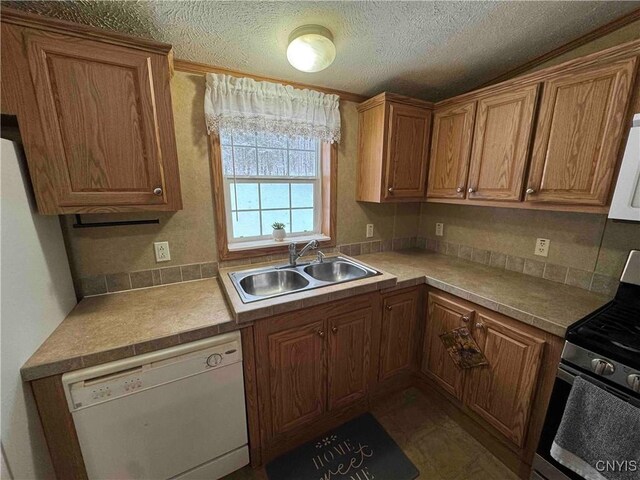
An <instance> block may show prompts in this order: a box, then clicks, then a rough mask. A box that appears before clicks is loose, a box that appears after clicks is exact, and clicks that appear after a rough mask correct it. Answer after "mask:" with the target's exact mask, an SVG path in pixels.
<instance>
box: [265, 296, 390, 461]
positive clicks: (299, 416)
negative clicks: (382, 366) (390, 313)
mask: <svg viewBox="0 0 640 480" xmlns="http://www.w3.org/2000/svg"><path fill="white" fill-rule="evenodd" d="M379 312H380V307H379V294H378V293H374V294H367V295H360V296H357V297H353V298H349V299H346V300H342V301H338V302H333V303H329V304H323V305H319V306H317V307H311V308H308V309H304V310H298V311H296V312H292V313H287V314H283V315H280V316H276V317H273V318H270V319H267V320H261V321H259V322H257V323H256V325H255V326H254V327H253V329H254V348H255V371H256V385H257V397H258V399H257V404H258V405H259V407H258V408H259V410H260V414H259V416H258V417H259V423H260V439H261V443H262V447H263V451H264V454H263V460H268V459H269V458H271V457H273V456H274V455H275V454H277V453H281V452H282V451H284V450H286V446H287V445H290V444H291V443H292V442H293V440H295V439H296V438H302V437H304V436H305V434H308V433H309V432H313V431H318V434H319V433H321V432H322V431H323V429H327V428H328V427H327V425H329V424H330V422H331V421H333V420H334V418H335V420H336V421H338V420H339V419H340V418H341V417H340V415H341V414H343V412H344V410H345V409H348V408H349V407H350V406H352V405H354V404H357V403H358V402H359V401H363V400H365V397H366V396H367V394H368V392H369V387H370V385H371V382H372V381H374V380H375V376H374V375H373V372H374V371H375V370H374V369H377V365H378V362H377V358H376V357H374V356H373V355H372V352H373V348H374V347H375V349H376V355H377V345H378V342H379V334H378V335H374V332H375V331H376V329H379V324H378V319H379ZM374 324H375V327H376V328H374ZM374 337H375V339H374Z"/></svg>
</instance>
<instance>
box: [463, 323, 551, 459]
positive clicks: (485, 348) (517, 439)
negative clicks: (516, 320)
mask: <svg viewBox="0 0 640 480" xmlns="http://www.w3.org/2000/svg"><path fill="white" fill-rule="evenodd" d="M507 322H513V320H510V319H506V321H505V317H502V316H501V315H498V314H493V313H492V314H488V313H481V312H476V320H475V323H474V325H473V329H472V332H473V333H472V334H473V337H474V339H475V340H476V342H477V343H478V346H479V347H480V349H481V350H482V352H483V353H484V355H485V356H486V357H487V361H488V362H489V365H488V366H486V367H478V368H472V369H470V370H469V371H468V378H467V385H466V397H465V403H466V405H467V407H468V408H470V409H471V410H472V411H473V412H475V413H476V414H478V415H479V416H480V417H482V418H483V419H484V420H486V421H487V422H488V423H489V424H491V426H493V427H494V428H495V429H496V430H498V431H499V432H500V433H502V434H503V435H504V436H505V437H507V438H508V439H509V440H511V441H512V442H513V443H514V444H516V445H518V446H522V444H523V442H524V436H525V433H526V428H527V425H528V423H529V415H530V412H531V405H532V402H533V396H534V393H535V389H536V385H537V381H538V371H539V369H540V362H541V360H542V351H543V348H544V339H543V338H540V337H537V336H535V335H532V334H530V333H527V332H525V331H523V330H521V329H519V328H517V327H516V326H513V325H509V324H508V323H507Z"/></svg>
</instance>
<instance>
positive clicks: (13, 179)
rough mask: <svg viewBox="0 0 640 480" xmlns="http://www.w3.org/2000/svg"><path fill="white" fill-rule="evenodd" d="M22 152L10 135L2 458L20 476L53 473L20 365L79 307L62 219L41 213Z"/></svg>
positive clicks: (5, 185)
mask: <svg viewBox="0 0 640 480" xmlns="http://www.w3.org/2000/svg"><path fill="white" fill-rule="evenodd" d="M3 134H4V132H3ZM15 152H16V150H15V147H14V144H13V143H11V142H9V141H8V140H4V139H3V140H2V181H1V183H0V199H1V207H0V210H1V213H0V216H1V222H0V223H1V224H2V226H3V227H4V228H2V234H1V237H0V242H1V243H0V244H1V248H2V275H1V276H0V279H1V280H0V282H1V284H2V300H1V304H2V305H1V311H2V335H1V340H0V344H1V351H2V355H1V357H2V362H1V365H2V366H1V369H2V402H1V405H2V422H1V423H2V456H3V461H6V463H7V466H8V470H10V471H11V473H12V475H13V478H15V479H33V478H38V479H49V478H51V479H53V478H55V475H54V472H53V468H52V466H51V460H50V458H49V453H48V451H47V447H46V444H45V439H44V435H43V433H42V426H41V425H40V421H39V417H38V412H37V410H36V406H35V402H34V399H33V396H32V393H31V389H30V388H29V386H28V385H27V384H23V383H22V380H21V377H20V368H21V367H22V365H23V364H24V363H25V362H26V361H27V359H28V358H29V357H30V356H31V355H32V354H33V352H34V351H35V350H36V349H37V348H38V347H39V346H40V344H41V343H42V342H43V341H44V340H45V339H46V338H47V337H48V336H49V335H50V334H51V332H52V331H53V330H54V329H55V328H56V327H57V326H58V325H59V324H60V322H61V321H62V320H63V319H64V317H65V316H66V315H67V314H68V313H69V311H70V310H71V309H72V308H73V307H74V305H75V304H76V298H75V293H74V291H73V286H72V282H71V274H70V272H69V266H68V260H67V256H66V253H65V249H64V244H63V240H62V234H61V232H60V224H59V223H58V219H57V218H56V217H47V216H42V215H38V214H37V213H35V201H34V200H33V198H32V196H31V191H30V187H29V185H30V181H29V176H28V174H27V172H26V165H25V162H24V159H23V158H22V157H17V156H16V153H15ZM18 158H20V161H18ZM25 186H26V187H25ZM7 226H10V228H6V227H7ZM2 478H5V477H4V476H3V477H2Z"/></svg>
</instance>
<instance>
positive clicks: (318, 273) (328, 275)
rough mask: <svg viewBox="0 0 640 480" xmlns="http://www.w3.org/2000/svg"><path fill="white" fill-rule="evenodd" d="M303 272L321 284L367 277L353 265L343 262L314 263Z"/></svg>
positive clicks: (364, 272) (365, 273)
mask: <svg viewBox="0 0 640 480" xmlns="http://www.w3.org/2000/svg"><path fill="white" fill-rule="evenodd" d="M304 272H305V273H307V274H309V275H310V276H312V277H313V278H315V279H316V280H322V281H323V282H331V283H336V282H346V281H349V280H356V279H358V278H363V277H366V276H367V271H366V270H365V269H363V268H360V267H359V266H357V265H354V264H353V263H347V262H343V261H336V262H326V263H316V264H313V265H309V266H307V267H305V268H304Z"/></svg>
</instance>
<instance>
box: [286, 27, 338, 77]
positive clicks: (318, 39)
mask: <svg viewBox="0 0 640 480" xmlns="http://www.w3.org/2000/svg"><path fill="white" fill-rule="evenodd" d="M335 58H336V46H335V45H334V44H333V35H331V32H330V31H329V30H327V29H326V28H324V27H321V26H320V25H305V26H303V27H299V28H296V29H295V30H294V31H293V32H292V33H291V35H290V36H289V46H288V47H287V59H288V60H289V63H290V64H291V65H292V66H293V67H294V68H296V69H298V70H301V71H303V72H319V71H320V70H324V69H325V68H327V67H328V66H329V65H331V64H332V63H333V60H334V59H335Z"/></svg>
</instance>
